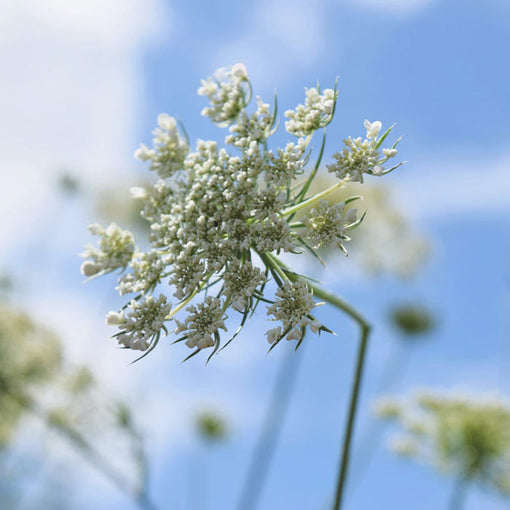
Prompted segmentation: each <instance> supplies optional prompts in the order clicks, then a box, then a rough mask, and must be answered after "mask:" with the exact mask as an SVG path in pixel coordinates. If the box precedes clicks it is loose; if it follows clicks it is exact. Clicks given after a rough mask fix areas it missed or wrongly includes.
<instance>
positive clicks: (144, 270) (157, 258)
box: [117, 250, 167, 296]
mask: <svg viewBox="0 0 510 510" xmlns="http://www.w3.org/2000/svg"><path fill="white" fill-rule="evenodd" d="M166 266H167V262H166V257H165V256H163V255H161V254H160V253H159V252H158V251H156V250H152V251H149V252H147V253H143V252H142V253H139V254H136V255H135V256H134V257H133V259H132V260H131V262H130V263H129V267H130V268H131V270H132V272H131V273H127V274H125V275H122V276H121V277H120V278H119V286H118V287H117V289H118V290H119V293H120V295H121V296H123V295H124V294H129V293H134V292H141V293H143V294H145V293H146V292H147V291H149V290H150V289H153V288H154V287H155V286H156V285H157V284H158V283H159V282H160V280H161V276H162V273H163V271H164V270H165V268H166Z"/></svg>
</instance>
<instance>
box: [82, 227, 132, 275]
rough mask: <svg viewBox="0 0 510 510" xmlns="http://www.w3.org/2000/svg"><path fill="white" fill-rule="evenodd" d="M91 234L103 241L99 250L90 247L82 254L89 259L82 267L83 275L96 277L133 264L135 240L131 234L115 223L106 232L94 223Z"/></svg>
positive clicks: (90, 230)
mask: <svg viewBox="0 0 510 510" xmlns="http://www.w3.org/2000/svg"><path fill="white" fill-rule="evenodd" d="M89 232H90V233H91V234H92V235H95V236H101V240H100V241H99V248H94V247H93V246H90V245H89V246H87V247H86V248H85V251H84V252H83V253H82V256H83V257H85V258H87V259H88V260H86V261H85V262H83V264H82V265H81V272H82V274H84V275H85V276H95V275H96V274H99V273H107V272H109V271H115V270H116V269H119V268H124V267H126V266H127V265H128V264H129V263H130V262H131V259H132V257H133V253H134V251H135V239H134V236H133V234H131V232H128V231H127V230H123V229H121V228H119V227H118V226H117V225H116V224H115V223H112V224H110V225H109V226H108V228H106V230H105V229H104V228H103V227H101V226H100V225H97V224H95V223H94V224H92V225H90V226H89Z"/></svg>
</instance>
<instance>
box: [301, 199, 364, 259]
mask: <svg viewBox="0 0 510 510" xmlns="http://www.w3.org/2000/svg"><path fill="white" fill-rule="evenodd" d="M356 214H357V211H356V209H348V210H347V211H346V210H345V203H344V202H341V203H338V204H330V203H328V202H327V201H325V200H321V201H320V202H319V204H318V206H317V207H314V208H313V209H312V210H311V211H310V213H309V214H308V216H306V217H305V218H303V223H304V225H305V233H304V235H305V237H307V238H308V239H310V241H312V245H313V246H314V248H318V247H320V246H330V245H331V244H336V245H337V246H338V247H339V248H340V249H341V250H342V251H343V252H345V253H347V252H346V250H345V248H344V246H343V244H342V242H345V241H350V238H349V237H348V236H347V235H346V234H345V232H346V230H348V229H349V228H352V226H353V225H354V224H355V222H356Z"/></svg>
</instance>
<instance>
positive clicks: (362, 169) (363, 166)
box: [327, 120, 401, 182]
mask: <svg viewBox="0 0 510 510" xmlns="http://www.w3.org/2000/svg"><path fill="white" fill-rule="evenodd" d="M381 127H382V124H381V122H379V121H375V122H369V121H368V120H365V129H366V131H367V136H366V138H365V139H364V140H362V139H361V138H354V139H353V138H351V137H349V138H347V140H344V144H345V147H344V148H343V149H342V152H337V153H336V154H333V158H335V160H336V162H335V163H333V164H331V165H327V168H328V170H329V171H330V172H332V173H334V174H335V175H336V176H337V177H338V178H339V179H349V180H350V181H353V182H363V174H370V175H378V176H379V175H384V174H387V173H389V172H391V171H393V170H395V168H398V167H399V166H400V165H401V164H399V165H396V166H394V167H392V168H390V169H388V170H386V169H385V168H384V167H383V165H384V163H386V162H387V161H388V160H389V159H390V158H393V157H395V156H396V155H397V149H396V148H395V147H396V146H397V145H398V143H399V141H400V139H399V140H397V141H396V142H395V143H394V144H393V147H391V148H389V149H383V150H382V152H383V156H381V154H380V152H379V147H380V146H381V144H382V143H383V142H384V140H385V139H386V137H387V135H388V134H389V133H390V131H391V129H392V128H393V126H392V127H390V128H389V129H388V130H387V131H386V133H384V134H383V135H382V137H381V138H378V135H379V131H380V130H381Z"/></svg>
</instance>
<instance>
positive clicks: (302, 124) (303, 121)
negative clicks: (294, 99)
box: [285, 87, 337, 136]
mask: <svg viewBox="0 0 510 510" xmlns="http://www.w3.org/2000/svg"><path fill="white" fill-rule="evenodd" d="M336 100H337V91H336V90H333V89H326V90H325V91H324V92H323V93H322V94H321V92H320V89H319V88H318V87H317V88H314V89H306V99H305V104H304V105H302V104H300V105H298V106H297V108H296V109H295V110H287V111H286V112H285V117H287V118H288V119H289V120H288V121H286V122H285V129H286V130H287V131H288V132H289V133H290V134H292V135H295V136H308V135H311V134H312V133H313V132H314V131H317V129H320V128H323V127H326V126H327V125H328V124H329V123H330V122H331V119H332V118H333V113H334V111H335V105H336Z"/></svg>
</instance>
